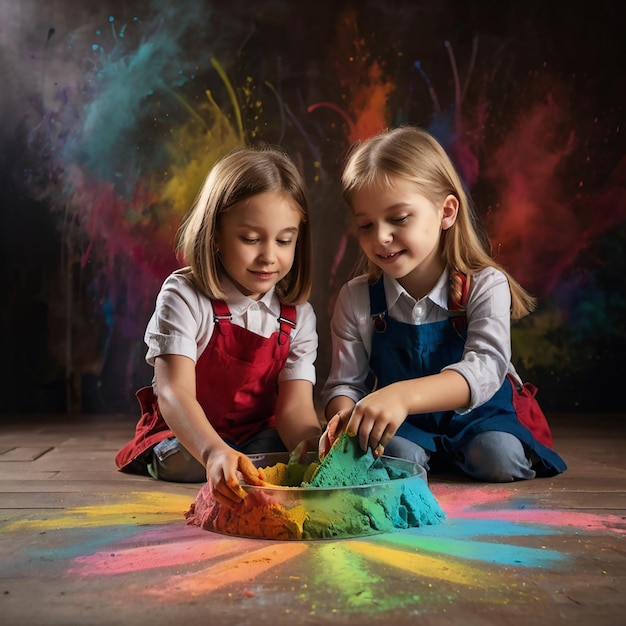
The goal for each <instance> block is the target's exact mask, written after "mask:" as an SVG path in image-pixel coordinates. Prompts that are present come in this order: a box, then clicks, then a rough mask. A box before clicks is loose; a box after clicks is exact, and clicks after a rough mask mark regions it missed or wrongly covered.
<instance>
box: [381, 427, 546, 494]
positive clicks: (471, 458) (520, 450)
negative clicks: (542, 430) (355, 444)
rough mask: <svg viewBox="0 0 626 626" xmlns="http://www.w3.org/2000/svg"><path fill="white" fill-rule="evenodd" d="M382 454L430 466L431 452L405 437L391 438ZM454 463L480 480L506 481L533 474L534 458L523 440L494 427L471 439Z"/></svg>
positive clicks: (530, 476)
mask: <svg viewBox="0 0 626 626" xmlns="http://www.w3.org/2000/svg"><path fill="white" fill-rule="evenodd" d="M385 454H386V455H389V456H395V457H400V458H402V459H408V460H409V461H413V462H414V463H417V464H418V465H421V466H422V467H423V468H424V469H426V470H429V469H430V467H429V461H430V456H431V453H430V452H429V451H428V450H425V449H424V448H422V446H420V445H418V444H416V443H414V442H412V441H410V440H409V439H405V438H404V437H398V436H396V437H394V438H393V439H392V440H391V441H390V442H389V444H388V445H387V447H386V448H385ZM454 462H455V464H456V465H458V467H459V468H460V469H461V470H462V471H463V472H465V473H466V474H467V475H468V476H471V477H472V478H475V479H476V480H480V481H483V482H490V483H506V482H511V481H513V480H526V479H529V478H534V477H535V471H534V470H533V469H532V465H533V460H532V459H530V458H528V457H527V456H526V451H525V449H524V446H523V444H522V442H521V441H520V440H519V439H518V438H517V437H515V435H511V434H510V433H505V432H501V431H496V430H488V431H485V432H482V433H479V434H478V435H476V436H475V437H474V438H472V439H471V440H470V441H469V442H468V443H466V444H465V445H464V446H463V447H462V448H461V449H460V451H459V452H458V453H457V454H456V455H455V458H454Z"/></svg>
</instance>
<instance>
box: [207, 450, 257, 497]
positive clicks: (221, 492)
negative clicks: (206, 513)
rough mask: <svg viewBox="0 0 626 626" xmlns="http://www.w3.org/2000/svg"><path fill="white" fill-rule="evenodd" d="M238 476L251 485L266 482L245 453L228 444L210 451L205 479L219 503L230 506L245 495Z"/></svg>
mask: <svg viewBox="0 0 626 626" xmlns="http://www.w3.org/2000/svg"><path fill="white" fill-rule="evenodd" d="M240 476H241V477H242V478H243V479H244V480H245V481H246V482H247V483H249V484H251V485H260V486H262V485H265V484H266V483H265V482H264V481H263V478H262V475H261V472H260V471H259V469H258V468H256V467H255V466H254V464H253V463H252V461H251V460H250V459H249V458H248V457H247V456H246V455H245V454H242V453H241V452H237V451H236V450H233V449H232V448H230V447H228V446H226V447H225V448H224V449H220V450H215V451H214V452H211V455H210V456H209V461H208V463H207V481H208V482H209V484H210V485H211V491H212V493H213V496H214V498H215V499H216V500H217V501H218V502H219V503H220V504H225V505H226V506H230V507H232V506H235V505H236V504H239V503H240V502H241V501H242V500H243V499H244V498H245V497H246V495H247V494H246V492H245V491H244V490H243V488H242V487H241V484H240V482H239V477H240Z"/></svg>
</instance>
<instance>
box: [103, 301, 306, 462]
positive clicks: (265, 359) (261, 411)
mask: <svg viewBox="0 0 626 626" xmlns="http://www.w3.org/2000/svg"><path fill="white" fill-rule="evenodd" d="M212 305H213V311H214V313H215V328H214V330H213V334H212V335H211V339H210V340H209V344H208V346H207V347H206V349H205V351H204V352H203V353H202V354H201V355H200V358H199V359H198V362H197V363H196V395H197V398H198V402H199V403H200V405H201V406H202V408H203V409H204V412H205V414H206V416H207V418H208V419H209V421H210V422H211V425H212V426H213V428H215V430H216V431H217V432H218V434H219V435H220V436H221V437H222V438H223V439H226V440H227V441H230V442H233V443H235V444H240V443H243V442H245V441H247V440H248V439H250V438H251V437H252V436H254V435H256V434H257V433H259V432H261V431H262V430H265V429H266V428H269V427H272V426H274V424H275V418H274V411H275V407H276V392H277V381H278V374H279V372H280V371H281V370H282V368H283V367H284V365H285V362H286V361H287V356H288V354H289V343H290V332H291V330H292V329H293V328H294V327H295V325H296V308H295V307H294V306H291V305H283V304H281V307H280V317H279V318H278V321H279V323H280V329H279V330H278V331H277V332H275V333H273V334H272V335H271V336H270V337H262V336H261V335H257V334H255V333H253V332H251V331H249V330H247V329H245V328H242V327H241V326H237V325H235V324H232V323H231V318H232V316H231V314H230V311H229V309H228V306H227V305H226V303H225V302H223V301H218V300H214V301H212ZM135 395H136V397H137V400H138V401H139V405H140V407H141V412H142V416H141V419H140V420H139V422H138V424H137V427H136V430H135V437H134V438H133V439H132V441H129V442H128V443H127V444H126V445H125V446H124V447H123V448H122V449H121V450H120V451H119V452H118V453H117V455H116V457H115V463H116V465H117V467H119V468H120V469H127V470H129V471H133V468H132V467H131V466H132V465H133V463H134V461H135V459H137V457H139V456H140V455H141V454H143V453H144V452H146V451H148V450H150V449H152V448H153V447H154V446H155V445H156V444H157V443H159V442H160V441H163V439H167V438H168V437H173V436H174V433H173V432H172V431H171V430H170V428H169V427H168V426H167V424H166V423H165V420H164V419H163V416H162V415H161V412H160V410H159V406H158V402H157V398H156V396H155V395H154V393H153V391H152V387H143V388H142V389H139V391H137V393H136V394H135ZM136 469H140V468H136Z"/></svg>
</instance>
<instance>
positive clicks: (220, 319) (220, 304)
mask: <svg viewBox="0 0 626 626" xmlns="http://www.w3.org/2000/svg"><path fill="white" fill-rule="evenodd" d="M211 304H212V305H213V313H214V315H213V321H214V322H215V324H216V326H217V327H218V328H219V329H220V332H221V333H222V335H228V334H229V333H230V322H231V320H232V319H233V316H232V314H231V312H230V309H229V308H228V305H227V304H226V302H224V300H211Z"/></svg>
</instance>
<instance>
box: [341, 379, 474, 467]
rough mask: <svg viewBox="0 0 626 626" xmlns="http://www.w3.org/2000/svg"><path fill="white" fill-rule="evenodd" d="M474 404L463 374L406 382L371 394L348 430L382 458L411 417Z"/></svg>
mask: <svg viewBox="0 0 626 626" xmlns="http://www.w3.org/2000/svg"><path fill="white" fill-rule="evenodd" d="M469 402H470V388H469V385H468V384H467V381H466V380H465V378H463V376H461V374H459V373H458V372H455V371H454V370H444V371H442V372H440V373H438V374H433V375H432V376H424V377H422V378H413V379H409V380H402V381H400V382H397V383H393V384H391V385H387V386H386V387H382V388H381V389H378V390H377V391H374V392H372V393H370V394H369V395H368V396H366V397H365V398H363V399H362V400H360V401H359V402H357V403H356V404H355V405H354V410H353V411H352V415H351V416H350V419H349V421H348V423H347V426H346V431H347V433H348V435H350V436H355V435H357V434H358V436H359V444H360V446H361V448H362V449H363V450H367V447H368V446H369V447H371V449H372V450H373V451H374V453H375V454H376V455H381V454H382V453H383V450H384V448H385V446H386V445H387V444H388V443H389V442H390V441H391V438H392V437H393V436H394V435H395V434H396V431H397V430H398V428H400V426H401V425H402V423H403V422H404V420H405V419H406V416H407V415H412V414H414V413H431V412H435V411H449V410H454V409H457V408H458V407H460V406H467V405H468V404H469Z"/></svg>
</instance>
